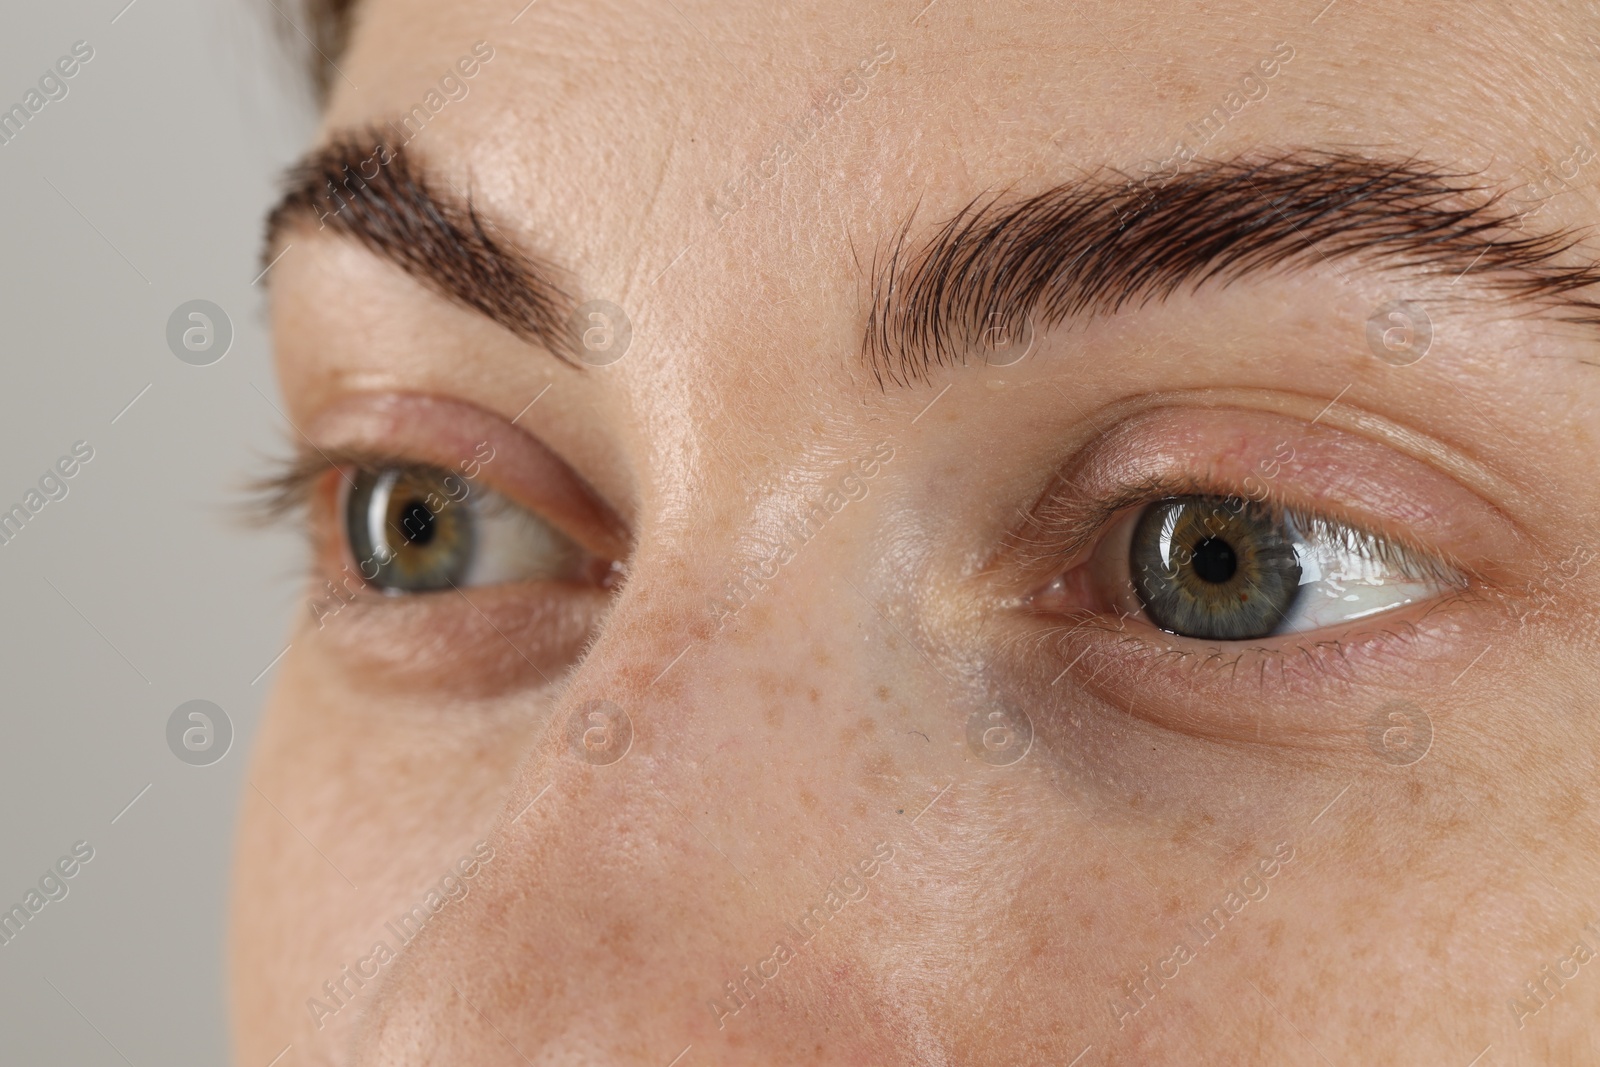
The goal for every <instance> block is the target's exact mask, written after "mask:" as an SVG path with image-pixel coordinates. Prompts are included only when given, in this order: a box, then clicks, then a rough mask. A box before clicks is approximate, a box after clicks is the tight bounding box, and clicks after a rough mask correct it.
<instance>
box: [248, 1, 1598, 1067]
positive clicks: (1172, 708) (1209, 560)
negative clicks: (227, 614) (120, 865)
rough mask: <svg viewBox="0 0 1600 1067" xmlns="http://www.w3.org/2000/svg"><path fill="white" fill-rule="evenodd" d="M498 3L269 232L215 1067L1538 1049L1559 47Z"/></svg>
mask: <svg viewBox="0 0 1600 1067" xmlns="http://www.w3.org/2000/svg"><path fill="white" fill-rule="evenodd" d="M520 6H521V0H458V2H452V3H449V4H437V3H423V2H421V0H368V2H367V3H366V4H365V5H364V6H363V7H362V8H361V9H360V12H359V19H358V23H357V27H356V31H355V33H354V37H353V40H352V45H351V48H350V50H349V51H348V53H347V54H344V55H341V56H338V57H335V58H336V59H337V63H338V69H339V73H338V74H337V75H336V76H335V78H334V86H335V92H334V96H333V100H332V102H331V105H330V107H329V111H328V115H327V120H326V125H325V130H324V134H323V145H324V146H326V147H325V150H324V151H322V152H321V153H320V154H318V156H317V157H316V158H315V159H314V160H313V164H312V166H310V167H308V168H307V169H306V170H305V171H303V172H302V173H301V176H300V177H301V178H302V179H303V181H301V183H300V184H299V185H297V187H296V191H295V192H294V193H293V194H292V195H291V197H290V199H289V201H288V202H287V206H286V207H285V208H284V209H283V210H281V211H280V212H279V213H278V215H277V216H276V221H277V226H276V231H275V235H274V243H273V245H272V247H271V248H270V249H269V256H279V255H280V254H281V258H279V259H278V260H277V261H276V265H275V266H274V267H273V268H272V271H271V274H270V275H269V276H268V277H269V278H270V281H271V285H272V291H273V309H274V310H273V315H274V321H275V325H276V331H277V344H278V364H279V372H280V376H281V382H282V390H283V395H284V401H285V410H286V412H287V414H288V416H289V418H290V419H291V421H292V422H293V424H294V428H295V432H294V441H295V443H296V446H297V447H298V448H299V449H300V450H301V451H302V452H303V453H304V455H305V457H308V458H307V459H305V460H303V461H301V462H299V463H298V464H297V466H296V468H295V470H294V472H293V473H292V475H289V476H286V477H285V478H284V479H282V481H283V491H284V493H286V494H288V495H291V496H295V495H298V496H299V497H303V498H304V500H305V501H306V502H307V504H308V512H309V524H310V528H311V530H312V533H313V544H314V552H313V558H314V562H315V573H314V576H313V577H312V579H311V580H310V581H309V583H308V587H307V594H306V609H305V610H303V611H301V612H300V613H299V616H298V619H297V622H296V624H295V630H294V633H293V635H292V638H291V640H292V646H291V649H290V651H289V653H288V655H287V656H286V657H285V658H284V659H283V661H282V663H281V665H280V666H279V667H278V672H277V676H276V684H275V689H274V691H273V696H272V698H271V703H270V707H269V710H268V713H267V716H266V719H265V722H264V725H263V727H262V730H261V735H260V738H259V741H258V743H257V747H256V751H255V756H254V765H253V770H252V773H251V786H252V787H251V789H249V790H248V791H247V795H246V803H245V805H244V815H243V826H242V839H241V842H242V843H241V846H240V851H239V856H238V867H237V872H236V874H237V889H236V897H235V901H234V930H233V958H232V972H233V982H234V993H233V1003H234V1011H235V1017H236V1025H237V1035H238V1037H237V1051H238V1056H239V1062H240V1063H243V1064H265V1063H267V1062H268V1061H269V1060H271V1059H272V1057H274V1056H276V1055H279V1054H280V1053H281V1054H283V1055H284V1057H285V1058H284V1059H283V1061H282V1062H283V1063H284V1064H285V1065H288V1064H358V1063H359V1064H380V1063H381V1064H422V1063H432V1064H446V1063H448V1064H519V1063H526V1064H539V1065H544V1064H628V1065H644V1067H669V1065H675V1064H676V1065H682V1067H690V1065H694V1067H702V1065H713V1064H734V1063H761V1064H772V1065H778V1064H912V1063H915V1064H958V1063H983V1064H1013V1063H1014V1064H1033V1063H1046V1062H1048V1063H1056V1064H1063V1065H1065V1064H1069V1063H1072V1064H1084V1065H1088V1064H1108V1063H1125V1064H1167V1063H1174V1064H1176V1063H1194V1062H1206V1063H1227V1062H1245V1063H1271V1064H1287V1063H1293V1064H1323V1063H1327V1064H1353V1063H1428V1064H1443V1065H1459V1067H1467V1065H1468V1064H1469V1063H1481V1064H1491V1063H1492V1064H1500V1065H1504V1064H1512V1063H1577V1062H1590V1061H1592V1060H1593V1059H1594V1057H1596V1056H1597V1055H1600V1052H1597V1051H1596V1044H1597V1041H1600V1039H1597V1037H1596V1035H1597V1034H1600V1030H1597V1028H1596V1027H1595V1026H1594V1025H1593V1023H1594V1019H1595V1017H1596V1013H1597V1012H1600V960H1596V959H1595V954H1596V953H1600V922H1596V920H1600V897H1597V896H1596V894H1595V890H1594V886H1595V885H1596V881H1595V879H1596V878H1597V876H1600V850H1597V848H1596V841H1597V836H1600V835H1597V829H1600V823H1597V819H1596V811H1595V806H1594V804H1593V803H1592V801H1591V799H1590V797H1591V789H1592V785H1593V781H1594V769H1595V767H1596V765H1597V760H1600V742H1597V737H1600V734H1597V731H1596V728H1595V723H1594V718H1593V716H1594V710H1595V700H1594V693H1595V689H1596V678H1597V673H1600V658H1597V656H1596V650H1597V639H1600V627H1597V625H1596V613H1595V611H1594V610H1593V604H1594V603H1595V598H1596V597H1597V596H1600V581H1597V574H1600V546H1597V544H1596V539H1595V535H1594V521H1595V516H1596V515H1597V514H1600V485H1597V483H1596V480H1595V478H1594V470H1595V462H1596V458H1597V456H1600V440H1597V436H1596V433H1597V426H1600V423H1597V421H1596V420H1597V416H1600V370H1597V359H1596V347H1595V341H1596V336H1595V332H1594V331H1595V326H1594V325H1593V324H1592V323H1585V322H1583V321H1581V320H1582V319H1584V318H1585V316H1587V317H1588V318H1590V319H1593V318H1596V316H1595V315H1594V313H1593V312H1594V309H1593V307H1591V306H1589V305H1587V304H1586V303H1585V300H1586V298H1587V295H1588V294H1589V293H1591V292H1592V290H1590V289H1587V288H1585V287H1586V286H1588V285H1589V284H1590V283H1591V282H1592V281H1593V280H1594V277H1595V276H1594V275H1593V274H1591V273H1589V267H1588V264H1589V262H1590V260H1589V258H1588V257H1587V253H1586V252H1585V246H1584V245H1582V244H1578V245H1573V243H1572V241H1571V238H1570V235H1571V233H1572V232H1573V231H1576V230H1578V229H1580V228H1582V227H1584V226H1585V225H1587V224H1589V223H1591V222H1593V221H1594V220H1595V218H1596V213H1597V202H1596V197H1595V194H1594V189H1595V178H1596V176H1597V175H1600V117H1597V114H1596V113H1595V112H1594V111H1593V109H1592V103H1593V101H1594V99H1596V96H1595V93H1596V90H1597V88H1600V84H1597V82H1600V79H1597V74H1596V72H1597V66H1596V64H1597V61H1600V40H1597V39H1596V37H1595V36H1594V34H1593V33H1592V32H1588V33H1586V31H1592V30H1593V27H1594V26H1595V25H1596V23H1595V22H1594V21H1593V17H1594V15H1595V14H1596V12H1595V11H1594V9H1593V5H1553V4H1551V5H1544V4H1538V5H1536V9H1535V10H1526V9H1519V10H1518V12H1517V13H1515V14H1514V13H1513V12H1512V10H1511V9H1510V8H1509V7H1498V6H1494V5H1490V6H1487V7H1482V6H1480V7H1475V8H1474V9H1473V11H1472V12H1471V14H1470V15H1468V14H1467V13H1465V12H1462V11H1458V10H1457V9H1456V8H1455V7H1454V6H1447V5H1443V4H1409V5H1403V6H1400V7H1395V6H1393V5H1390V6H1387V7H1384V8H1383V9H1381V10H1380V9H1379V8H1376V7H1372V6H1370V5H1362V4H1358V3H1356V2H1355V0H1335V2H1334V3H1332V4H1328V5H1327V6H1326V7H1324V6H1323V0H1314V2H1311V3H1304V4H1300V3H1297V4H1283V5H1270V6H1268V8H1267V9H1266V10H1262V9H1261V8H1260V7H1259V6H1257V5H1255V4H1251V3H1235V2H1232V0H1223V2H1220V3H1213V4H1207V5H1204V6H1203V7H1199V6H1191V5H1175V4H1148V3H1146V4H1139V3H1135V4H1131V5H1130V4H1128V3H1115V4H1113V3H1101V2H1098V0H1085V2H1083V3H1073V4H1064V5H1037V4H1027V3H1012V2H1008V0H1001V2H1000V3H981V4H975V3H973V2H972V0H934V2H933V3H931V4H928V5H927V6H926V7H923V5H922V0H914V2H912V3H909V4H896V5H881V4H859V3H846V2H844V0H820V2H817V3H812V4H807V5H801V6H798V7H796V6H785V5H772V4H762V3H751V4H739V5H733V6H729V5H726V4H711V3H699V2H690V0H677V2H672V0H668V2H666V3H655V2H645V0H637V2H634V0H613V2H609V3H604V4H586V5H580V6H576V7H575V6H573V5H570V4H564V3H561V2H560V0H536V2H534V3H531V4H529V5H528V6H527V7H524V8H522V10H520V11H519V10H518V8H519V7H520ZM919 8H921V10H919ZM1579 8H1583V9H1584V10H1582V11H1580V10H1578V9H1579ZM469 201H470V205H471V210H470V211H469V210H468V203H469ZM286 1046H287V1051H285V1047H286ZM1486 1050H1487V1051H1486ZM1474 1057H1479V1058H1478V1059H1476V1060H1475V1059H1474Z"/></svg>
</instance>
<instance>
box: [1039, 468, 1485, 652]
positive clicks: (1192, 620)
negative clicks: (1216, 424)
mask: <svg viewBox="0 0 1600 1067" xmlns="http://www.w3.org/2000/svg"><path fill="white" fill-rule="evenodd" d="M1086 568H1087V575H1086V576H1085V579H1084V581H1086V582H1087V583H1088V584H1089V585H1090V586H1092V587H1096V588H1095V589H1094V591H1095V592H1096V593H1097V594H1098V595H1097V596H1096V597H1095V599H1096V600H1100V601H1102V602H1105V601H1109V602H1110V603H1111V604H1112V605H1113V606H1114V607H1116V608H1117V610H1118V612H1119V613H1120V614H1123V615H1133V614H1140V615H1142V616H1143V617H1144V618H1146V619H1148V620H1149V621H1150V622H1151V623H1152V624H1153V625H1155V626H1157V627H1159V628H1160V629H1162V630H1165V631H1167V632H1168V633H1172V634H1177V635H1179V636H1181V637H1191V638H1196V639H1200V640H1208V641H1245V640H1252V639H1258V638H1264V637H1272V636H1277V635H1281V634H1293V633H1305V632H1309V631H1313V630H1320V629H1323V628H1325V627H1329V626H1336V625H1339V624H1343V623H1349V622H1354V621H1356V620H1359V619H1365V618H1369V617H1371V616H1375V615H1380V614H1383V613H1384V612H1388V611H1393V610H1395V609H1397V608H1401V607H1404V606H1406V605H1408V604H1413V603H1419V602H1422V601H1427V600H1430V599H1433V598H1434V597H1436V596H1438V595H1440V594H1441V593H1443V592H1445V591H1447V590H1450V589H1452V588H1457V587H1459V586H1460V585H1461V584H1462V579H1461V577H1460V576H1459V575H1457V574H1455V573H1454V572H1453V571H1452V570H1451V569H1450V568H1448V567H1446V566H1444V565H1443V564H1440V563H1437V562H1435V561H1432V560H1428V559H1424V558H1422V557H1420V556H1419V555H1417V554H1415V553H1413V552H1411V551H1409V550H1407V549H1405V548H1403V547H1402V546H1400V545H1397V544H1394V543H1392V542H1390V541H1388V540H1386V539H1384V538H1382V537H1379V536H1377V535H1375V534H1371V533H1367V532H1366V531H1363V530H1359V529H1356V528H1355V527H1353V526H1349V525H1347V524H1345V523H1342V522H1338V521H1335V520H1332V519H1328V518H1323V517H1321V516H1317V515H1314V514H1310V513H1307V512H1303V511H1299V510H1295V509H1289V508H1284V507H1276V506H1272V505H1269V504H1265V503H1258V502H1255V501H1250V500H1245V499H1242V498H1239V497H1231V496H1175V497H1167V498H1165V499H1162V500H1158V501H1155V502H1153V503H1150V504H1147V505H1145V506H1143V507H1142V508H1139V509H1138V510H1136V511H1134V512H1132V513H1129V514H1126V515H1125V516H1124V517H1123V518H1122V519H1121V520H1120V521H1118V522H1117V525H1116V527H1115V528H1114V529H1113V531H1112V533H1111V534H1110V535H1109V536H1108V537H1107V538H1106V540H1105V542H1104V543H1103V544H1102V546H1101V548H1100V549H1099V550H1098V551H1097V553H1096V557H1095V558H1094V559H1092V560H1091V561H1090V562H1089V563H1088V564H1086ZM1068 584H1082V583H1077V582H1074V583H1069V582H1068V581H1067V580H1066V579H1058V580H1057V582H1056V583H1053V585H1052V587H1051V588H1050V589H1049V590H1046V592H1045V594H1044V597H1045V598H1046V599H1049V598H1050V597H1051V596H1052V594H1054V595H1055V596H1058V597H1059V596H1060V594H1061V592H1062V591H1063V590H1064V589H1065V587H1066V586H1067V585H1068Z"/></svg>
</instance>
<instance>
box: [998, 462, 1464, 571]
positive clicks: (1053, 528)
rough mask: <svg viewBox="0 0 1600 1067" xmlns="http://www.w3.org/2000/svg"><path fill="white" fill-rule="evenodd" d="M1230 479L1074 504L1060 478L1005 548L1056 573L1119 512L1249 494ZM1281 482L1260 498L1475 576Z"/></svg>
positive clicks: (1146, 487) (1138, 489)
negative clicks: (1172, 500)
mask: <svg viewBox="0 0 1600 1067" xmlns="http://www.w3.org/2000/svg"><path fill="white" fill-rule="evenodd" d="M1242 481H1243V479H1239V482H1242ZM1230 483H1231V480H1230V479H1226V478H1220V477H1209V476H1204V475H1200V474H1196V473H1193V472H1184V473H1168V474H1159V475H1153V476H1151V477H1150V478H1149V479H1148V480H1146V481H1143V482H1138V483H1129V484H1126V485H1123V486H1121V487H1120V488H1118V489H1117V490H1116V491H1115V492H1114V493H1113V494H1112V495H1110V496H1109V497H1104V498H1102V499H1100V500H1084V501H1081V502H1074V501H1073V499H1072V497H1071V495H1070V494H1071V492H1072V489H1073V487H1074V485H1075V483H1074V481H1073V480H1072V479H1069V478H1066V477H1059V478H1057V479H1056V480H1055V481H1053V482H1052V483H1051V485H1050V487H1049V488H1048V489H1047V490H1046V491H1045V493H1044V494H1043V495H1042V496H1041V497H1040V499H1039V501H1038V502H1037V503H1036V504H1035V505H1034V506H1033V507H1032V508H1030V509H1029V511H1028V513H1027V519H1026V526H1025V527H1024V528H1023V529H1022V530H1019V531H1017V532H1016V533H1014V534H1013V535H1012V536H1011V538H1009V539H1008V540H1009V542H1010V543H1009V544H1008V545H1007V550H1008V552H1009V553H1010V554H1011V556H1012V559H1013V561H1014V563H1015V565H1017V566H1018V567H1019V568H1020V569H1021V570H1022V572H1023V573H1024V574H1027V575H1032V576H1038V577H1044V576H1046V575H1053V574H1057V573H1060V572H1061V571H1063V570H1067V569H1070V567H1072V566H1075V565H1076V564H1077V563H1079V562H1081V561H1082V560H1081V559H1080V557H1083V556H1084V554H1085V553H1086V551H1087V550H1088V549H1090V548H1092V547H1094V546H1095V545H1096V544H1097V543H1098V542H1099V540H1100V538H1101V537H1103V536H1104V535H1105V534H1106V532H1107V531H1109V530H1110V529H1111V528H1112V526H1113V523H1114V520H1115V519H1116V518H1117V516H1119V515H1121V514H1123V513H1125V512H1127V511H1128V510H1129V509H1131V508H1135V507H1140V506H1142V505H1146V504H1152V503H1155V502H1156V501H1158V500H1161V499H1164V498H1167V497H1176V496H1207V497H1242V496H1244V495H1245V494H1244V493H1241V492H1240V491H1239V484H1238V483H1231V484H1230ZM1281 483H1282V479H1278V478H1272V479H1266V480H1265V485H1266V489H1267V492H1266V495H1265V496H1264V497H1262V498H1260V499H1261V500H1262V501H1263V502H1264V503H1266V504H1267V505H1268V506H1270V507H1272V508H1274V509H1282V510H1284V511H1287V512H1289V513H1290V514H1293V515H1296V516H1302V517H1308V518H1311V519H1312V520H1314V521H1317V522H1333V523H1337V524H1338V525H1340V526H1343V527H1346V528H1348V529H1349V530H1351V531H1352V532H1354V533H1355V534H1356V535H1358V536H1360V537H1363V538H1371V539H1374V540H1377V541H1380V542H1384V543H1387V544H1389V545H1392V546H1394V547H1395V548H1397V549H1399V550H1400V551H1401V552H1403V553H1405V554H1406V555H1407V556H1409V557H1410V558H1412V559H1413V560H1415V561H1416V562H1418V563H1419V564H1422V565H1425V566H1429V567H1430V568H1431V567H1442V568H1444V569H1446V570H1447V571H1449V572H1453V573H1454V574H1455V575H1458V576H1460V579H1461V580H1468V581H1470V580H1472V579H1475V578H1476V577H1477V575H1476V573H1475V572H1474V570H1473V568H1471V567H1470V566H1469V565H1467V564H1466V563H1465V562H1464V561H1462V560H1461V559H1459V558H1456V557H1455V556H1454V555H1453V554H1451V553H1449V552H1446V551H1443V550H1441V549H1440V548H1438V547H1437V546H1433V545H1426V544H1422V543H1420V542H1419V541H1418V540H1416V539H1415V538H1413V537H1410V536H1408V535H1407V534H1406V533H1405V532H1404V531H1392V530H1387V529H1383V528H1382V527H1381V526H1379V525H1377V524H1375V523H1374V522H1373V521H1372V520H1371V518H1370V517H1366V516H1361V515H1353V514H1350V512H1349V509H1348V508H1345V507H1338V506H1329V505H1327V504H1318V503H1316V502H1314V501H1307V500H1304V499H1301V498H1297V497H1295V495H1294V494H1292V493H1289V492H1286V491H1285V486H1284V485H1283V484H1281Z"/></svg>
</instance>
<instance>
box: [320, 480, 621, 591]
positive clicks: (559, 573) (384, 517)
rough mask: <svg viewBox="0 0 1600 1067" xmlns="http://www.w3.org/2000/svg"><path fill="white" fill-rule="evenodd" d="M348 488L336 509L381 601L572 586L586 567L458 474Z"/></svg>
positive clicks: (577, 552) (564, 545)
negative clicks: (483, 589)
mask: <svg viewBox="0 0 1600 1067" xmlns="http://www.w3.org/2000/svg"><path fill="white" fill-rule="evenodd" d="M350 480H351V484H350V485H348V486H347V487H346V488H345V490H344V494H345V495H344V503H343V507H342V508H341V509H340V514H341V516H342V523H343V531H344V538H345V542H346V546H347V548H348V550H349V553H350V555H351V557H352V558H353V559H354V560H355V562H356V564H357V566H358V568H359V569H360V572H361V576H362V578H363V579H365V580H366V581H367V583H368V584H369V585H371V586H373V587H374V588H376V589H379V590H381V591H382V592H384V593H388V594H392V595H398V594H402V593H417V592H429V591H433V590H439V589H450V588H460V587H466V586H479V585H496V584H500V583H505V582H522V581H535V580H546V581H559V580H575V579H578V578H581V577H583V576H584V574H585V572H586V570H587V568H588V566H589V564H590V562H591V561H590V558H589V556H588V554H587V553H585V552H584V551H583V550H582V549H581V548H579V547H578V546H577V545H576V544H574V543H573V542H572V541H571V540H570V539H569V538H567V537H566V536H565V535H563V534H562V533H561V532H560V531H558V530H557V529H555V527H553V526H551V525H550V524H549V523H547V522H545V521H544V520H542V519H540V518H539V517H538V516H536V515H534V514H532V513H531V512H529V511H527V510H526V509H524V508H521V507H518V506H517V505H515V504H513V503H512V502H511V501H509V500H507V499H506V498H505V497H503V496H501V495H500V494H499V493H496V492H494V491H493V490H490V489H486V488H483V487H481V486H478V485H474V484H473V483H471V482H469V481H468V480H467V479H466V478H463V477H462V476H460V475H458V474H452V473H448V472H446V471H443V470H439V469H438V468H434V467H426V466H396V467H383V468H378V469H359V470H356V471H355V472H353V473H352V475H351V478H350Z"/></svg>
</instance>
